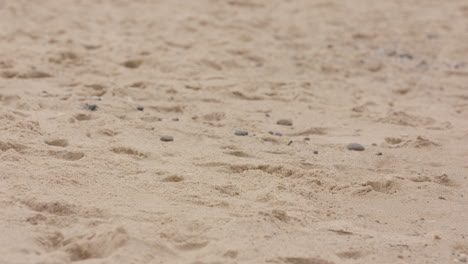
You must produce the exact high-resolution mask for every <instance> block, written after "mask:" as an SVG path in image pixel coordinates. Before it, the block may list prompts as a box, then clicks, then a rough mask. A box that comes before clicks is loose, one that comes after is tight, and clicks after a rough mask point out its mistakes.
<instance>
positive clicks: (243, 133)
mask: <svg viewBox="0 0 468 264" xmlns="http://www.w3.org/2000/svg"><path fill="white" fill-rule="evenodd" d="M248 134H249V132H247V131H242V130H237V131H236V132H234V135H236V136H247V135H248Z"/></svg>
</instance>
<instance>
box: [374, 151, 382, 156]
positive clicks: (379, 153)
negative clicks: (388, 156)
mask: <svg viewBox="0 0 468 264" xmlns="http://www.w3.org/2000/svg"><path fill="white" fill-rule="evenodd" d="M375 155H377V156H382V155H383V154H382V152H377V153H376V154H375Z"/></svg>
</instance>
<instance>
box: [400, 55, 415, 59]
mask: <svg viewBox="0 0 468 264" xmlns="http://www.w3.org/2000/svg"><path fill="white" fill-rule="evenodd" d="M400 58H402V59H408V60H412V59H413V58H414V57H413V55H411V54H401V55H400Z"/></svg>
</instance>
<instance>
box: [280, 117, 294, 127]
mask: <svg viewBox="0 0 468 264" xmlns="http://www.w3.org/2000/svg"><path fill="white" fill-rule="evenodd" d="M276 124H277V125H280V126H292V125H293V122H292V121H291V120H290V119H280V120H278V121H277V122H276Z"/></svg>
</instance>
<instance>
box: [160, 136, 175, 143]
mask: <svg viewBox="0 0 468 264" xmlns="http://www.w3.org/2000/svg"><path fill="white" fill-rule="evenodd" d="M161 141H165V142H169V141H174V138H173V137H171V136H162V137H161Z"/></svg>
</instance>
